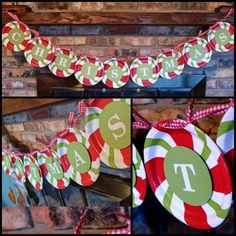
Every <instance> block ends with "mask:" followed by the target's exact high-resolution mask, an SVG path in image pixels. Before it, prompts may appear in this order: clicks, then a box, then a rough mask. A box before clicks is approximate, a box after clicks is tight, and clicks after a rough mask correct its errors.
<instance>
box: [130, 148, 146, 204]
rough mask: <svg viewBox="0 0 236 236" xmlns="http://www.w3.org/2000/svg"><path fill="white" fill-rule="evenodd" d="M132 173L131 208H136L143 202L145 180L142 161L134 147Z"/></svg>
mask: <svg viewBox="0 0 236 236" xmlns="http://www.w3.org/2000/svg"><path fill="white" fill-rule="evenodd" d="M132 173H133V176H132V186H133V207H138V206H140V205H141V204H142V203H143V201H144V198H145V195H146V188H147V180H146V172H145V169H144V165H143V161H142V159H141V157H140V155H139V153H138V150H137V149H136V147H135V146H134V145H132Z"/></svg>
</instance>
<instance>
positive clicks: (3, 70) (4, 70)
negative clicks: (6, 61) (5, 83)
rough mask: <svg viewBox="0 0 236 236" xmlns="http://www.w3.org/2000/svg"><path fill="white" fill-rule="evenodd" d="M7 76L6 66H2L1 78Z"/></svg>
mask: <svg viewBox="0 0 236 236" xmlns="http://www.w3.org/2000/svg"><path fill="white" fill-rule="evenodd" d="M6 77H7V69H6V68H2V79H4V78H6Z"/></svg>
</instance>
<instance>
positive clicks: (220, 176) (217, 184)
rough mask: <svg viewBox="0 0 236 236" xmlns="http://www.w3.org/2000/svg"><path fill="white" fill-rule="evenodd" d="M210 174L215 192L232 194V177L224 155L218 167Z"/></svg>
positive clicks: (212, 169)
mask: <svg viewBox="0 0 236 236" xmlns="http://www.w3.org/2000/svg"><path fill="white" fill-rule="evenodd" d="M210 173H211V177H212V188H213V191H216V192H221V193H225V194H228V193H231V192H232V183H231V177H230V173H229V169H228V166H227V164H226V162H225V160H224V157H223V155H221V156H220V157H219V159H218V165H216V166H215V167H214V168H211V169H210Z"/></svg>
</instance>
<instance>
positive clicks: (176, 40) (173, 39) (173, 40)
mask: <svg viewBox="0 0 236 236" xmlns="http://www.w3.org/2000/svg"><path fill="white" fill-rule="evenodd" d="M188 40H189V37H171V45H173V46H177V45H178V44H181V43H185V42H187V41H188Z"/></svg>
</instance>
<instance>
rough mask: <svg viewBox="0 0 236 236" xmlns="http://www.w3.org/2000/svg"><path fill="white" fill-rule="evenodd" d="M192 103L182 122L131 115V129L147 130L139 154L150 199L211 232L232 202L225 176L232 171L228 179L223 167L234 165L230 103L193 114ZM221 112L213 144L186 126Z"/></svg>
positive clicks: (143, 186)
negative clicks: (142, 147) (141, 155)
mask: <svg viewBox="0 0 236 236" xmlns="http://www.w3.org/2000/svg"><path fill="white" fill-rule="evenodd" d="M194 102H195V100H194V99H192V100H191V101H190V103H189V106H188V109H187V112H186V117H185V119H184V120H180V119H175V120H164V121H160V122H153V123H151V124H150V123H149V122H147V121H146V120H145V119H144V118H143V117H142V116H141V115H140V114H139V113H137V112H135V111H133V117H134V119H135V120H136V121H135V122H133V128H136V129H150V130H149V132H148V134H147V136H146V139H145V144H144V152H143V156H144V162H145V170H146V174H147V177H148V182H149V184H150V187H151V189H152V191H153V193H154V194H155V196H156V198H157V199H158V200H159V201H160V203H161V204H162V205H163V206H164V207H165V208H166V209H167V210H168V211H169V212H170V213H171V214H172V215H174V216H175V217H176V218H177V219H179V220H180V221H182V222H183V223H185V224H187V225H189V226H191V227H194V228H199V229H211V228H215V227H217V226H219V225H220V224H222V222H223V221H224V220H225V218H226V217H227V215H228V213H229V209H230V207H231V202H232V182H231V177H233V173H234V172H233V171H232V176H230V172H229V168H228V167H231V166H230V165H231V163H233V161H234V156H232V153H234V142H233V140H234V134H233V130H234V125H233V124H234V121H233V113H234V112H233V111H234V100H233V99H230V101H229V102H228V103H227V104H219V105H216V106H213V107H210V108H207V109H204V110H200V111H197V112H193V105H194ZM222 113H225V115H224V117H223V119H222V121H221V124H220V126H219V131H218V138H217V142H216V143H215V142H214V141H213V140H212V139H211V138H210V137H209V136H208V135H206V134H205V133H204V132H203V131H202V130H200V129H199V128H197V127H196V126H195V125H193V124H192V123H193V122H195V121H197V120H198V119H200V118H203V117H206V116H210V115H218V114H222ZM227 136H228V137H229V138H227V140H228V141H227V142H225V138H226V137H227ZM229 139H230V140H229ZM231 141H232V142H231ZM217 144H218V145H219V144H220V145H219V146H218V145H217ZM221 150H223V153H222V152H221ZM224 154H225V155H224ZM133 159H134V157H133ZM226 161H227V162H228V163H229V166H227V164H226ZM144 173H145V172H144ZM137 176H138V175H137ZM144 176H145V175H144ZM135 186H136V184H135V183H134V184H133V191H134V192H135V195H134V196H138V195H140V196H141V194H143V193H145V189H146V183H145V182H143V183H142V184H140V185H139V193H137V188H136V187H135ZM143 198H144V196H142V199H143ZM133 199H135V198H134V197H133ZM133 201H134V200H133ZM134 203H135V202H133V204H134ZM139 203H140V204H141V203H142V201H139Z"/></svg>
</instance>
